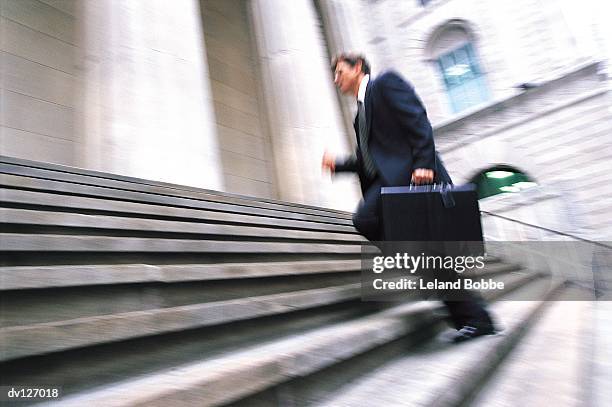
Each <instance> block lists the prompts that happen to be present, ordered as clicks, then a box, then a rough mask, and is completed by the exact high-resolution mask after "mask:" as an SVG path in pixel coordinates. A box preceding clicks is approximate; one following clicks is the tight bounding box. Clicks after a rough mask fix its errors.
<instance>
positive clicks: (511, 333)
mask: <svg viewBox="0 0 612 407" xmlns="http://www.w3.org/2000/svg"><path fill="white" fill-rule="evenodd" d="M538 285H539V286H538ZM527 288H528V289H530V290H532V289H534V288H537V289H538V290H539V291H540V292H541V299H540V300H533V301H512V300H510V301H499V302H497V303H495V304H493V305H492V306H491V310H492V312H493V314H494V315H498V316H499V319H500V320H501V325H502V326H503V328H504V330H503V331H502V332H501V333H500V334H498V335H495V336H493V337H484V338H480V339H477V340H474V341H470V342H467V343H464V344H459V345H454V344H449V343H446V342H445V341H443V340H440V339H438V340H434V341H427V342H425V343H423V344H422V345H420V346H417V347H415V348H413V349H410V350H409V351H408V352H405V353H404V355H400V356H399V357H398V358H396V359H394V360H392V361H390V362H388V363H386V364H384V365H382V366H379V367H378V368H377V369H375V370H373V371H371V372H367V373H366V374H365V375H364V376H363V377H360V378H359V379H358V380H356V381H354V382H351V383H347V384H346V385H345V386H343V387H341V388H339V389H337V391H335V392H333V393H332V394H330V395H329V396H328V397H325V398H323V399H321V400H317V401H315V402H313V403H312V404H311V405H316V406H334V407H336V406H338V407H339V406H351V407H358V406H371V405H381V406H383V405H384V406H417V405H418V406H459V405H463V403H464V402H465V401H466V400H467V399H468V397H469V396H470V395H471V394H472V392H473V391H475V390H476V389H477V388H478V387H479V383H480V382H481V380H483V379H484V378H485V377H486V376H487V375H489V374H490V373H491V372H492V371H494V370H495V368H496V366H497V365H498V363H500V362H501V361H502V360H503V359H504V358H505V357H506V355H507V354H508V353H509V352H510V351H511V350H512V348H513V347H514V346H515V345H516V343H517V342H518V341H520V339H521V337H522V336H523V335H524V332H525V330H526V329H527V328H528V327H529V326H530V324H532V323H533V322H534V320H535V319H536V318H537V316H538V315H539V314H540V313H541V312H542V311H543V309H544V308H545V306H546V305H547V301H548V300H550V299H551V298H552V297H553V295H554V294H555V293H556V292H557V291H558V288H559V286H552V287H551V285H550V282H549V281H542V282H540V283H539V284H536V286H535V287H527Z"/></svg>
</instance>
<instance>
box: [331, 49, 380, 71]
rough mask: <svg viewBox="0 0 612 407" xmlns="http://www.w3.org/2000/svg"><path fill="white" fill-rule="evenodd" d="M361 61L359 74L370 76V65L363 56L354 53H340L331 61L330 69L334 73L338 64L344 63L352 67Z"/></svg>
mask: <svg viewBox="0 0 612 407" xmlns="http://www.w3.org/2000/svg"><path fill="white" fill-rule="evenodd" d="M360 61H361V72H363V73H364V74H366V75H369V74H370V63H369V62H368V60H367V59H366V58H365V56H364V55H363V54H357V53H354V52H342V53H340V54H338V55H336V56H335V57H334V59H332V63H331V69H332V72H336V66H337V65H338V63H339V62H346V63H347V64H349V65H350V66H352V67H354V66H355V65H357V63H358V62H360Z"/></svg>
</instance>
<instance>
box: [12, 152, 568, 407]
mask: <svg viewBox="0 0 612 407" xmlns="http://www.w3.org/2000/svg"><path fill="white" fill-rule="evenodd" d="M0 168H1V171H0V180H1V181H0V182H1V188H2V189H1V192H0V194H1V195H0V202H1V205H0V213H1V214H2V216H1V224H2V231H1V235H0V239H1V251H2V264H1V267H0V289H1V290H2V300H1V304H2V307H1V319H0V323H1V325H0V339H1V347H0V371H1V372H2V375H1V379H0V380H1V383H0V384H1V385H3V386H6V385H17V384H19V385H26V384H30V383H31V384H39V385H40V384H44V385H46V386H52V385H57V386H62V389H63V397H62V398H61V400H60V402H61V404H62V405H74V406H83V405H95V406H126V405H129V406H134V405H137V406H167V405H199V406H213V405H227V404H232V405H236V406H277V405H278V406H302V405H321V406H322V405H328V406H394V405H405V406H412V405H435V406H458V405H462V404H465V403H467V402H475V403H476V402H478V403H480V405H489V401H488V400H491V398H492V397H493V398H494V397H495V394H497V392H498V391H499V392H500V394H501V393H503V392H504V391H505V392H506V393H504V394H510V395H511V394H512V392H511V391H509V390H507V388H508V386H509V385H507V384H506V385H505V386H506V387H504V383H507V381H508V380H510V382H512V380H511V379H499V380H498V381H497V382H495V381H493V384H491V385H488V386H485V384H486V381H487V380H488V379H489V378H490V377H491V376H492V375H493V373H494V372H495V371H497V370H500V369H498V368H499V367H500V366H502V367H504V366H505V368H506V369H508V371H509V372H511V373H507V374H506V376H510V377H511V375H512V374H514V375H515V377H518V376H516V369H517V368H516V367H515V368H514V370H512V367H511V366H510V365H508V363H505V364H504V361H505V360H507V359H508V358H507V355H508V354H509V353H510V352H511V351H512V350H513V349H515V348H516V347H517V344H520V343H521V338H524V337H526V335H527V337H528V334H529V332H530V330H529V328H530V327H531V326H532V325H533V322H534V321H536V320H537V319H538V318H540V317H542V315H545V316H546V315H547V314H546V313H547V312H548V311H547V309H548V308H550V307H547V305H548V304H550V303H548V302H547V301H546V300H547V299H552V298H554V297H555V296H558V295H559V294H560V293H562V292H563V291H564V290H566V289H567V288H566V287H565V286H564V285H563V284H561V283H555V282H553V283H551V281H550V280H549V279H546V278H542V277H543V276H542V275H541V274H539V273H533V272H530V271H529V270H524V269H522V268H521V267H520V266H519V265H517V264H509V263H506V262H503V261H502V259H499V258H492V259H490V261H489V262H488V263H487V266H486V268H485V270H484V271H483V273H484V274H496V275H498V276H499V277H498V279H501V280H502V281H504V282H505V284H506V286H507V287H508V286H509V287H512V289H513V290H517V291H521V290H522V291H525V292H538V293H540V295H539V298H541V300H539V301H497V300H499V299H500V298H495V297H494V296H490V295H489V296H488V297H487V299H488V300H489V301H491V302H492V304H491V308H492V311H493V312H494V314H495V315H496V316H497V318H498V319H499V320H500V321H501V325H503V327H504V332H503V334H502V335H497V336H495V337H487V338H482V339H477V340H474V341H471V342H468V343H465V344H462V345H449V344H445V343H443V342H441V341H439V340H436V339H435V337H436V335H438V333H439V332H440V331H441V330H442V329H444V327H445V323H444V314H443V312H442V311H443V309H442V308H441V304H440V303H438V302H434V301H414V300H410V299H407V300H406V301H405V302H402V303H398V302H382V303H376V302H362V301H361V300H360V295H361V288H360V281H361V280H360V265H361V262H360V256H361V251H362V246H366V245H367V242H366V241H365V240H364V239H363V238H362V237H361V236H359V235H358V234H357V233H356V231H355V230H354V229H353V227H352V223H351V216H350V214H348V213H344V212H339V211H333V210H329V209H323V208H316V207H311V206H305V205H298V204H292V203H287V202H279V201H272V200H265V199H254V198H250V197H244V196H237V195H231V194H225V193H220V192H216V191H207V190H201V189H196V188H190V187H184V186H179V185H172V184H164V183H160V182H152V181H146V180H142V179H135V178H129V177H123V176H117V175H112V174H106V173H99V172H94V171H86V170H81V169H75V168H70V167H64V166H57V165H53V164H48V163H38V162H32V161H26V160H18V159H13V158H9V157H2V158H1V159H0ZM507 291H508V290H507ZM553 304H556V303H553ZM554 309H555V308H554V307H553V310H554ZM556 312H557V313H556V314H554V315H556V316H557V318H559V317H560V316H562V315H564V312H563V311H556ZM547 326H554V324H552V325H547ZM536 342H537V341H536ZM576 343H578V342H576ZM538 346H539V348H538ZM543 347H544V348H545V346H544V345H543V344H540V345H536V349H540V350H541V349H543ZM525 352H527V354H528V353H529V349H528V350H527V351H525ZM531 352H532V353H533V352H536V351H534V350H533V349H532V350H531ZM508 366H510V367H508ZM512 372H514V373H512ZM493 376H494V377H497V376H495V375H493ZM523 379H524V378H523ZM504 380H506V382H504ZM495 386H497V387H495ZM495 388H499V389H500V390H498V391H494V392H493V393H491V391H493V390H491V389H495ZM483 389H484V390H483ZM504 389H506V390H504ZM485 390H486V391H485ZM487 391H488V392H487ZM568 392H569V390H568ZM572 394H573V393H572ZM508 397H509V398H510V396H508Z"/></svg>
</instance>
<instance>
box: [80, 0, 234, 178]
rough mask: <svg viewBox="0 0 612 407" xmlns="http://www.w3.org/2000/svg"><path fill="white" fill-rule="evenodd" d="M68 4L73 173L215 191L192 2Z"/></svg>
mask: <svg viewBox="0 0 612 407" xmlns="http://www.w3.org/2000/svg"><path fill="white" fill-rule="evenodd" d="M77 4H78V7H79V12H78V16H79V17H78V19H77V21H78V26H77V27H78V28H77V32H78V33H79V35H78V37H79V48H80V51H79V52H80V54H81V55H80V58H79V59H78V61H77V67H78V68H79V70H80V85H79V87H78V88H79V89H80V91H79V95H78V97H77V100H79V107H78V112H77V126H76V127H77V133H78V134H79V135H80V146H79V147H80V148H79V151H78V154H77V155H78V156H79V157H80V165H81V166H84V167H86V168H90V169H95V170H100V171H108V172H113V173H118V174H123V175H129V176H135V177H141V178H147V179H153V180H160V181H166V182H172V183H178V184H186V185H193V186H198V187H204V188H210V189H222V187H223V185H222V176H221V165H220V161H219V149H218V146H217V136H216V127H215V124H214V113H213V107H212V101H211V100H212V98H211V90H210V85H209V82H208V68H207V61H206V52H205V46H204V36H203V32H202V27H201V17H200V7H199V3H198V1H197V0H181V1H178V2H170V1H167V0H146V1H145V0H136V1H134V0H96V1H81V2H78V3H77Z"/></svg>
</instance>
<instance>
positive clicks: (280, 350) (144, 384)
mask: <svg viewBox="0 0 612 407" xmlns="http://www.w3.org/2000/svg"><path fill="white" fill-rule="evenodd" d="M535 278H537V275H533V274H522V275H518V276H508V277H506V278H505V281H506V283H507V285H508V286H514V287H516V288H517V289H518V288H520V287H523V286H524V285H525V284H528V283H529V282H532V281H534V279H535ZM439 308H440V304H439V303H438V302H429V301H423V302H414V303H408V304H403V305H398V306H395V307H392V308H390V309H388V310H384V311H381V312H379V313H375V314H373V315H369V316H366V317H363V318H357V319H354V320H350V321H347V322H341V323H338V324H335V325H331V326H325V327H322V328H318V329H315V330H313V331H310V332H302V333H300V334H299V335H293V336H289V337H286V338H280V339H277V340H273V341H270V342H267V343H263V344H258V345H256V346H253V347H250V348H246V349H244V350H242V351H240V352H231V353H228V354H225V355H221V356H219V357H215V358H211V359H205V360H202V361H199V362H192V363H189V364H186V365H184V366H180V367H175V368H172V369H169V370H165V371H160V372H154V373H151V374H148V375H144V376H142V377H137V378H131V379H128V380H126V381H124V382H121V383H116V384H113V385H112V386H105V387H103V388H100V389H93V390H91V391H87V392H85V393H83V394H77V395H74V396H73V397H70V398H66V399H65V400H63V402H64V403H65V404H66V405H81V404H82V403H84V402H87V403H94V404H96V405H113V406H121V405H160V406H161V405H168V404H171V405H173V404H175V403H177V402H180V401H181V400H194V401H195V400H198V404H199V405H203V406H206V405H210V406H213V405H219V404H224V403H228V402H231V401H235V400H239V399H240V398H243V397H245V396H248V395H250V394H253V393H257V392H259V391H262V390H265V389H268V388H270V387H272V386H274V385H277V384H279V383H282V382H285V381H287V380H290V379H294V378H299V377H305V376H308V375H311V374H313V373H316V372H317V371H319V370H322V369H324V368H327V367H329V366H331V365H334V364H336V363H339V362H341V361H343V360H347V359H350V358H351V357H353V356H356V355H359V354H361V353H364V352H367V351H368V350H370V349H372V348H376V347H379V346H382V345H384V344H386V343H388V342H392V341H393V340H396V339H398V338H400V337H403V336H405V335H409V334H410V333H411V332H413V331H416V330H419V329H423V325H430V324H434V323H436V322H438V321H439V318H440V316H436V315H435V314H433V311H434V310H436V309H439ZM118 394H121V399H118V397H117V395H118Z"/></svg>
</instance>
